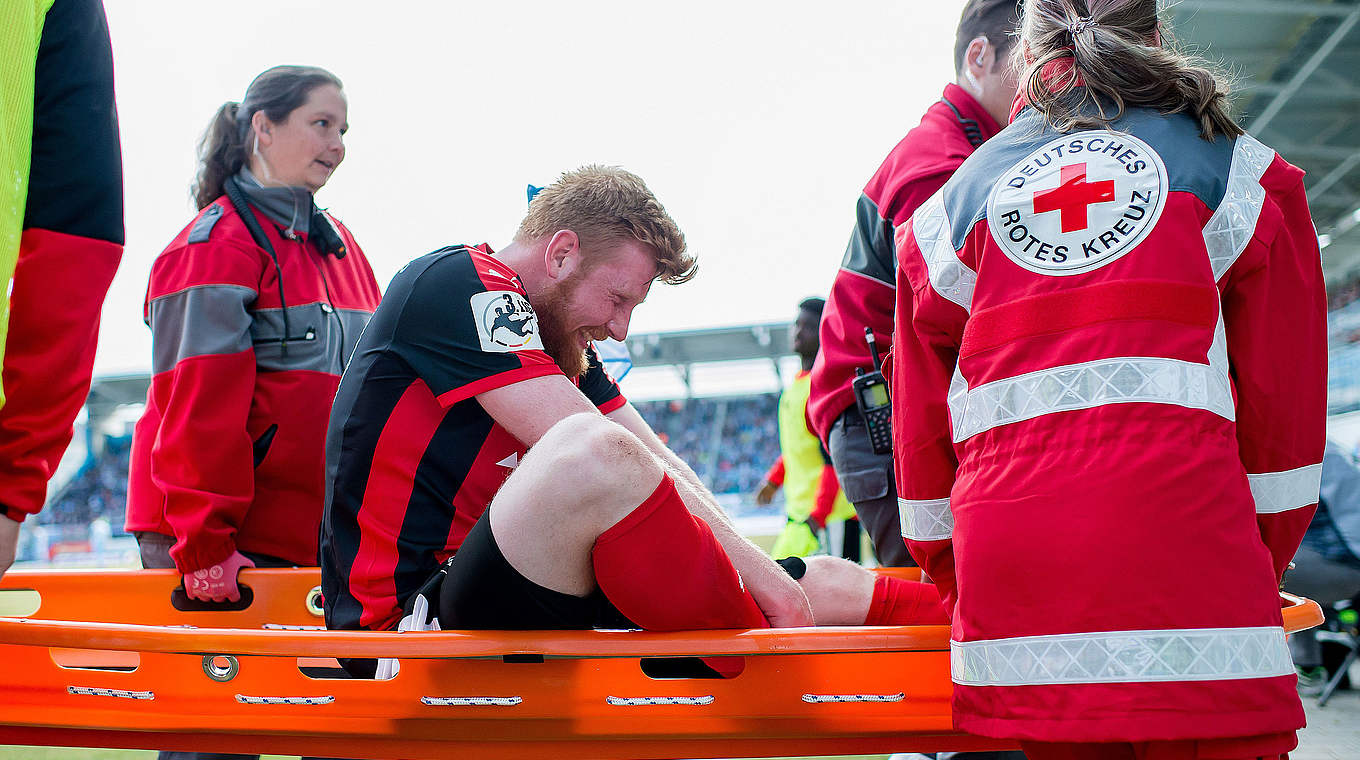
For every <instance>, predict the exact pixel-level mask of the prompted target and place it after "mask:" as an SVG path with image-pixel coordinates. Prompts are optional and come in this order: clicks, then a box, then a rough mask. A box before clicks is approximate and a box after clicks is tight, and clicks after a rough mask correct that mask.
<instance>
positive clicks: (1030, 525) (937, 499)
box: [892, 0, 1326, 760]
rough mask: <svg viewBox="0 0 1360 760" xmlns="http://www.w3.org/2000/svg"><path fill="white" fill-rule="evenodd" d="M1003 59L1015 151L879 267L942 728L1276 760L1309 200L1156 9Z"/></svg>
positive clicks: (1109, 753)
mask: <svg viewBox="0 0 1360 760" xmlns="http://www.w3.org/2000/svg"><path fill="white" fill-rule="evenodd" d="M1022 29H1023V34H1022V37H1021V41H1020V45H1021V49H1020V51H1021V53H1022V54H1023V56H1024V61H1025V63H1026V65H1027V66H1028V68H1027V69H1026V73H1025V74H1024V76H1022V78H1021V82H1022V83H1023V88H1024V92H1025V96H1024V97H1023V98H1022V99H1020V100H1019V101H1018V103H1017V108H1016V110H1017V114H1016V115H1015V117H1014V119H1013V123H1012V124H1011V125H1010V126H1009V127H1008V128H1007V129H1005V130H1004V131H1002V133H1001V134H1000V135H998V136H997V137H996V138H995V139H994V140H992V141H990V142H988V143H987V144H986V145H985V146H983V147H982V148H981V149H979V150H978V151H977V152H976V153H975V154H973V156H972V157H970V158H969V159H968V161H966V162H965V163H964V165H963V166H962V167H960V169H959V171H958V172H957V173H956V174H955V175H954V177H953V178H952V179H951V180H950V181H949V182H948V183H947V184H946V185H945V186H944V188H943V189H942V190H941V192H939V193H937V194H936V195H934V196H932V198H931V199H930V200H929V201H927V202H926V203H925V204H924V205H923V206H922V207H921V208H920V209H918V210H917V212H916V213H915V214H914V215H913V217H912V219H911V221H910V222H909V223H908V224H905V225H903V226H902V227H901V228H900V229H899V230H898V233H897V238H896V239H897V246H898V248H897V252H898V260H899V264H900V268H899V270H898V293H899V294H900V297H899V299H898V305H899V308H898V321H897V334H896V336H897V340H896V341H895V356H894V360H893V369H894V371H893V377H892V397H893V401H894V419H893V425H894V434H895V440H894V446H895V457H896V463H897V478H898V488H899V494H900V497H901V501H900V503H899V507H900V509H901V510H902V517H903V519H902V525H903V533H904V535H905V536H906V537H907V539H908V541H909V545H910V548H911V552H912V554H913V556H915V557H916V558H917V560H919V561H920V563H921V565H922V566H923V567H924V568H925V569H926V570H927V572H929V573H930V575H931V577H932V578H934V579H935V581H936V583H937V584H939V587H940V592H941V596H942V598H943V599H944V601H945V606H946V609H948V610H950V612H951V613H952V623H953V642H952V645H951V650H952V651H951V659H952V675H953V680H954V683H955V685H956V689H955V693H954V714H955V716H956V718H955V720H956V724H957V725H958V727H959V728H961V729H963V730H965V731H970V732H973V733H977V734H982V735H986V736H993V737H1008V738H1017V739H1020V740H1021V743H1022V747H1024V749H1025V751H1026V753H1027V754H1028V756H1029V757H1030V758H1031V760H1043V759H1044V758H1057V757H1062V758H1096V757H1101V758H1106V757H1109V758H1114V757H1120V758H1152V757H1156V758H1168V759H1170V758H1175V759H1176V760H1180V759H1182V758H1185V759H1188V758H1195V757H1199V758H1209V757H1212V758H1257V757H1269V758H1277V757H1280V756H1282V755H1283V754H1284V753H1286V752H1288V751H1289V750H1291V749H1292V748H1293V747H1294V745H1295V737H1294V732H1295V730H1296V729H1298V728H1300V727H1302V726H1303V709H1302V706H1301V705H1300V703H1299V698H1298V695H1297V693H1296V692H1295V677H1294V669H1293V666H1292V664H1291V663H1290V659H1289V652H1288V650H1287V648H1286V647H1285V637H1284V633H1283V630H1282V629H1281V615H1280V602H1279V598H1278V596H1277V593H1276V590H1277V588H1278V586H1279V582H1280V576H1281V573H1282V572H1283V571H1284V569H1285V566H1286V564H1287V563H1288V562H1289V559H1290V557H1292V556H1293V554H1294V551H1295V549H1296V548H1297V547H1298V545H1299V541H1300V538H1301V537H1302V536H1303V533H1304V531H1305V529H1306V528H1307V526H1308V522H1309V518H1310V517H1311V515H1312V513H1313V509H1314V505H1315V504H1316V502H1317V499H1318V483H1319V477H1320V471H1321V462H1322V452H1323V443H1324V433H1323V428H1324V407H1325V393H1326V382H1325V377H1326V336H1325V329H1324V324H1325V294H1324V290H1323V282H1322V266H1321V259H1320V256H1319V253H1318V243H1317V236H1316V234H1315V232H1314V230H1313V226H1312V224H1311V222H1310V219H1309V213H1308V206H1307V203H1306V201H1305V195H1304V185H1303V172H1302V171H1300V170H1299V169H1297V168H1295V167H1294V166H1291V165H1290V164H1289V163H1288V162H1286V161H1285V160H1284V159H1283V158H1281V157H1280V156H1278V155H1277V154H1276V153H1275V152H1274V151H1273V150H1271V149H1270V148H1268V147H1266V146H1265V145H1263V144H1261V143H1260V142H1259V141H1257V140H1256V139H1254V138H1253V137H1251V136H1250V135H1246V134H1243V133H1242V130H1241V129H1240V128H1239V127H1238V126H1237V125H1236V124H1235V123H1233V121H1232V120H1231V119H1230V118H1229V117H1228V116H1227V115H1226V113H1225V107H1226V102H1225V101H1226V98H1225V96H1224V94H1223V91H1222V90H1221V89H1219V87H1218V85H1217V84H1216V83H1215V78H1214V76H1213V74H1212V73H1211V72H1210V71H1208V70H1206V69H1204V68H1200V67H1199V66H1198V65H1197V64H1195V62H1193V61H1191V60H1188V59H1186V58H1185V57H1183V56H1181V55H1180V54H1178V53H1177V52H1175V51H1174V50H1172V49H1171V48H1170V47H1168V46H1167V42H1168V41H1167V40H1166V39H1165V38H1164V36H1163V35H1164V31H1163V30H1162V27H1160V26H1159V23H1158V18H1157V2H1156V0H1112V1H1110V2H1104V3H1100V4H1097V3H1094V2H1092V3H1089V4H1088V3H1087V2H1083V0H1029V2H1027V3H1026V5H1025V16H1024V21H1023V25H1022ZM1135 93H1136V94H1135ZM1110 743H1115V744H1110Z"/></svg>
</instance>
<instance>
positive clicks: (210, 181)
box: [190, 66, 344, 210]
mask: <svg viewBox="0 0 1360 760" xmlns="http://www.w3.org/2000/svg"><path fill="white" fill-rule="evenodd" d="M328 84H329V85H335V87H336V88H337V89H342V90H343V89H344V85H343V84H341V83H340V79H339V77H337V76H335V75H334V74H332V73H330V72H329V71H326V70H325V69H322V68H318V67H316V66H275V67H274V68H272V69H268V70H266V71H265V72H264V73H262V74H260V75H259V76H257V77H255V79H254V81H252V82H251V83H250V86H249V87H247V88H246V96H245V99H244V100H242V101H241V102H240V103H234V102H230V101H228V102H226V103H224V104H222V107H221V108H219V109H217V113H216V114H214V115H213V118H212V121H211V122H210V123H209V124H208V129H207V130H206V131H205V132H204V133H203V139H201V140H200V141H199V143H198V176H197V177H195V178H194V184H193V187H192V188H191V189H190V192H191V194H192V195H193V198H194V204H195V205H196V206H197V207H198V209H199V210H202V209H204V208H206V207H207V206H208V205H209V204H211V203H212V202H213V201H215V200H217V199H218V198H220V197H222V193H223V189H222V188H223V186H224V183H225V182H226V181H227V179H228V178H230V177H232V176H234V175H235V174H236V173H237V172H239V171H241V167H242V166H244V165H245V163H246V158H247V157H248V156H249V152H248V151H249V149H250V148H252V147H253V143H249V144H248V142H247V136H248V135H249V134H250V122H251V119H253V118H254V116H255V112H256V111H263V112H264V115H265V116H266V117H267V118H268V119H269V120H270V121H272V122H274V123H279V122H283V121H285V120H287V119H288V114H290V113H292V112H293V109H295V108H297V107H298V106H300V105H302V104H303V103H305V102H306V101H307V96H308V95H309V94H310V93H311V91H312V90H314V89H316V88H317V87H321V86H323V85H328Z"/></svg>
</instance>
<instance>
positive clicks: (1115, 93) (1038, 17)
mask: <svg viewBox="0 0 1360 760" xmlns="http://www.w3.org/2000/svg"><path fill="white" fill-rule="evenodd" d="M1158 34H1160V35H1161V38H1162V39H1161V45H1160V46H1158V45H1153V44H1152V40H1153V39H1154V37H1155V36H1157V35H1158ZM1021 38H1022V40H1023V42H1022V44H1020V45H1017V46H1016V48H1017V49H1016V53H1015V54H1016V55H1017V56H1024V55H1026V52H1027V53H1028V56H1029V58H1028V59H1022V62H1023V65H1022V68H1023V69H1024V70H1025V74H1024V75H1023V76H1022V78H1021V80H1022V87H1023V88H1024V90H1023V91H1024V92H1025V94H1026V97H1027V99H1028V100H1029V103H1030V104H1031V105H1032V106H1034V108H1035V109H1037V110H1038V111H1040V112H1041V113H1043V114H1044V118H1045V120H1046V121H1047V122H1048V123H1049V124H1050V125H1051V126H1053V127H1054V128H1055V129H1057V130H1059V131H1062V132H1070V131H1073V130H1077V129H1091V128H1102V127H1108V126H1109V124H1110V122H1113V121H1115V120H1117V119H1119V118H1120V117H1121V116H1123V115H1124V112H1125V110H1126V109H1127V108H1130V107H1143V108H1151V109H1155V110H1156V111H1158V112H1160V113H1164V114H1171V113H1179V112H1182V111H1184V112H1187V113H1189V114H1190V115H1191V116H1193V117H1194V118H1195V120H1196V121H1197V122H1199V132H1200V136H1201V137H1203V138H1204V139H1205V140H1211V141H1212V140H1213V139H1214V138H1215V136H1217V135H1226V136H1228V137H1236V136H1237V135H1240V134H1242V128H1241V127H1239V126H1238V125H1237V123H1236V122H1234V121H1233V120H1232V117H1231V116H1229V114H1228V98H1227V94H1228V88H1227V85H1226V83H1225V82H1224V81H1223V80H1222V77H1221V75H1220V74H1218V73H1217V72H1216V71H1214V69H1213V68H1211V67H1210V65H1209V64H1207V63H1206V62H1204V61H1202V60H1199V59H1197V58H1194V57H1192V56H1189V55H1186V54H1185V53H1182V52H1180V51H1179V50H1177V49H1176V48H1175V47H1174V43H1173V41H1172V40H1171V38H1170V32H1169V30H1168V29H1167V28H1166V27H1165V26H1159V25H1158V20H1157V0H1027V2H1026V3H1025V14H1024V20H1023V22H1022V26H1021ZM1064 59H1065V60H1066V61H1067V62H1069V64H1070V65H1067V66H1063V65H1062V64H1063V61H1064ZM1078 85H1084V86H1083V87H1079V86H1078ZM1110 105H1113V112H1109V111H1108V110H1107V109H1108V107H1109V106H1110Z"/></svg>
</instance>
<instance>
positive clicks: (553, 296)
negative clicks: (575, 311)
mask: <svg viewBox="0 0 1360 760" xmlns="http://www.w3.org/2000/svg"><path fill="white" fill-rule="evenodd" d="M576 280H577V276H576V275H574V274H573V275H572V276H571V277H568V278H567V280H566V281H565V282H563V283H562V284H561V285H558V286H556V287H554V288H550V289H548V290H545V291H544V292H543V294H542V296H540V297H539V299H538V301H539V302H538V303H535V304H532V306H533V307H534V313H535V315H537V317H538V334H539V337H541V338H542V339H543V350H544V351H547V352H548V356H551V357H552V360H553V361H554V362H557V366H558V368H559V369H561V370H562V374H564V375H566V376H567V377H570V378H573V379H574V378H577V377H580V376H581V375H584V374H585V373H586V366H587V360H586V352H585V351H583V350H582V349H581V347H580V346H578V345H577V343H576V337H577V336H576V333H574V332H572V331H571V330H570V329H569V328H568V327H567V326H566V320H565V313H566V309H567V303H568V302H569V301H570V300H571V296H572V294H574V293H575V292H576V286H577V283H576Z"/></svg>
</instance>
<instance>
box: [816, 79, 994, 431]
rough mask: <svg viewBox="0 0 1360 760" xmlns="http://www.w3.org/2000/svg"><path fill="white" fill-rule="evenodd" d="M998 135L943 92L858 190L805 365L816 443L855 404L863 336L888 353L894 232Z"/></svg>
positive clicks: (972, 108) (975, 111) (953, 92)
mask: <svg viewBox="0 0 1360 760" xmlns="http://www.w3.org/2000/svg"><path fill="white" fill-rule="evenodd" d="M946 101H947V102H946ZM950 104H953V106H954V108H950ZM954 109H958V112H957V113H955V111H954ZM965 122H966V123H965ZM1000 129H1001V127H1000V126H999V125H998V124H997V123H996V120H995V119H993V118H992V117H991V116H990V115H988V113H987V110H986V109H984V108H983V107H982V105H981V104H979V103H978V102H977V101H976V100H974V99H973V96H971V95H969V94H968V92H967V91H966V90H964V89H963V88H962V87H959V86H958V85H953V84H951V85H948V86H947V87H945V88H944V95H943V97H942V99H941V100H939V101H937V102H936V103H935V104H934V105H932V106H931V107H930V108H929V109H928V110H926V112H925V115H924V116H922V117H921V123H920V125H919V126H917V127H916V128H915V129H912V130H911V131H910V132H908V133H907V136H906V137H903V138H902V141H901V142H899V143H898V144H897V147H895V148H893V149H892V152H891V153H889V154H888V157H887V158H885V159H883V164H882V165H881V166H879V167H878V171H876V172H874V176H873V177H872V178H871V179H870V180H869V184H867V185H865V186H864V192H863V193H862V194H861V195H860V197H859V205H858V208H857V209H856V211H855V229H854V231H853V232H852V233H851V234H850V244H849V245H848V246H847V247H846V249H845V259H844V260H843V261H841V269H840V271H839V272H837V273H836V281H835V282H834V283H832V285H831V293H830V295H828V296H827V299H826V307H825V309H824V310H823V311H822V325H821V341H822V343H821V351H819V352H818V354H817V361H816V363H814V364H813V365H812V395H811V396H809V398H808V419H809V420H811V422H812V429H813V431H814V432H816V433H817V436H818V437H819V438H821V439H822V441H826V439H827V436H828V435H830V433H831V423H833V422H835V421H836V418H837V417H839V416H840V415H841V413H842V412H844V411H845V410H846V409H847V408H849V407H850V406H851V405H852V404H854V403H855V396H854V392H853V391H852V390H851V389H850V381H852V380H854V379H855V369H856V368H857V367H863V368H865V369H866V370H867V369H869V367H870V364H871V360H870V358H869V346H868V344H866V343H865V342H864V328H866V327H871V328H873V330H874V337H875V338H876V339H877V341H878V349H879V351H880V352H885V351H887V350H888V348H890V339H891V337H892V329H893V301H894V299H895V296H896V285H895V282H894V277H895V272H896V270H897V256H896V254H895V253H894V252H893V229H894V228H895V227H897V226H898V225H900V224H902V223H903V222H905V221H907V220H908V219H910V218H911V215H912V213H913V212H915V211H916V207H917V206H920V205H921V204H922V203H924V202H925V200H926V199H927V198H929V197H930V196H931V195H933V194H934V193H935V191H936V190H939V189H940V186H941V185H943V184H944V183H945V180H947V179H949V177H950V175H952V174H953V173H954V170H955V169H958V168H959V164H962V163H963V161H964V159H966V158H968V156H969V155H970V154H972V152H973V151H974V150H975V146H974V143H975V142H976V143H977V144H981V143H982V141H983V140H986V139H988V138H990V137H991V136H992V135H995V134H996V133H997V132H998V131H1000ZM973 130H976V131H973Z"/></svg>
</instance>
